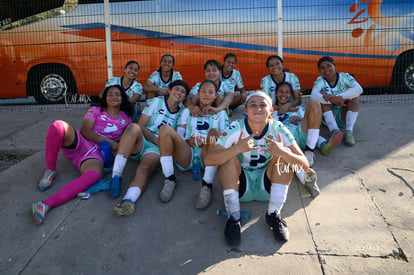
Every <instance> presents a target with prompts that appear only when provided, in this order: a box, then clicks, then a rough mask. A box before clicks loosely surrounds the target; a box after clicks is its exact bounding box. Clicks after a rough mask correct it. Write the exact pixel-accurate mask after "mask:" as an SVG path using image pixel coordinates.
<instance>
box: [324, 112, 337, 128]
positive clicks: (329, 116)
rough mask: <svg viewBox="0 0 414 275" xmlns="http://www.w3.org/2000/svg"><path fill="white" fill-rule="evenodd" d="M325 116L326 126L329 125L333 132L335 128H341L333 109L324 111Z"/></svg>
mask: <svg viewBox="0 0 414 275" xmlns="http://www.w3.org/2000/svg"><path fill="white" fill-rule="evenodd" d="M323 118H324V119H325V123H326V126H328V129H329V131H330V132H332V131H333V130H339V128H338V124H336V120H335V117H334V114H333V111H326V112H325V113H323Z"/></svg>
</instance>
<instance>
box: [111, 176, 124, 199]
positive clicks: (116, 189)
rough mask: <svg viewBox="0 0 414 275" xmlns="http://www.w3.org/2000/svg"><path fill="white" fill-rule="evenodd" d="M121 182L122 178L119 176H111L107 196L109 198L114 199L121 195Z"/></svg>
mask: <svg viewBox="0 0 414 275" xmlns="http://www.w3.org/2000/svg"><path fill="white" fill-rule="evenodd" d="M121 182H122V178H121V177H119V176H113V177H112V179H111V183H110V185H109V195H111V197H113V198H116V197H119V195H121Z"/></svg>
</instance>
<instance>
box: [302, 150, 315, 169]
mask: <svg viewBox="0 0 414 275" xmlns="http://www.w3.org/2000/svg"><path fill="white" fill-rule="evenodd" d="M304 155H305V157H306V160H307V161H308V163H309V167H312V166H313V164H314V163H315V159H316V157H315V154H314V153H313V152H312V151H309V150H305V152H304Z"/></svg>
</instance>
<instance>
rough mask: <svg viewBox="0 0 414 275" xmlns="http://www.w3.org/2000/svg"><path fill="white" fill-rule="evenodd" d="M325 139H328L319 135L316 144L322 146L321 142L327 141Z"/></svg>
mask: <svg viewBox="0 0 414 275" xmlns="http://www.w3.org/2000/svg"><path fill="white" fill-rule="evenodd" d="M325 141H326V139H325V138H323V137H321V136H319V137H318V142H317V143H316V146H318V148H321V144H322V143H323V142H325Z"/></svg>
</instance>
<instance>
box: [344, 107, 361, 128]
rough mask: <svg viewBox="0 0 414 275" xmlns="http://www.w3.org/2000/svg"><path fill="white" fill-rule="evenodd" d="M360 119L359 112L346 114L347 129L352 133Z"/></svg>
mask: <svg viewBox="0 0 414 275" xmlns="http://www.w3.org/2000/svg"><path fill="white" fill-rule="evenodd" d="M357 117H358V112H352V111H348V112H346V128H345V130H347V131H352V130H353V129H354V125H355V122H356V120H357Z"/></svg>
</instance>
